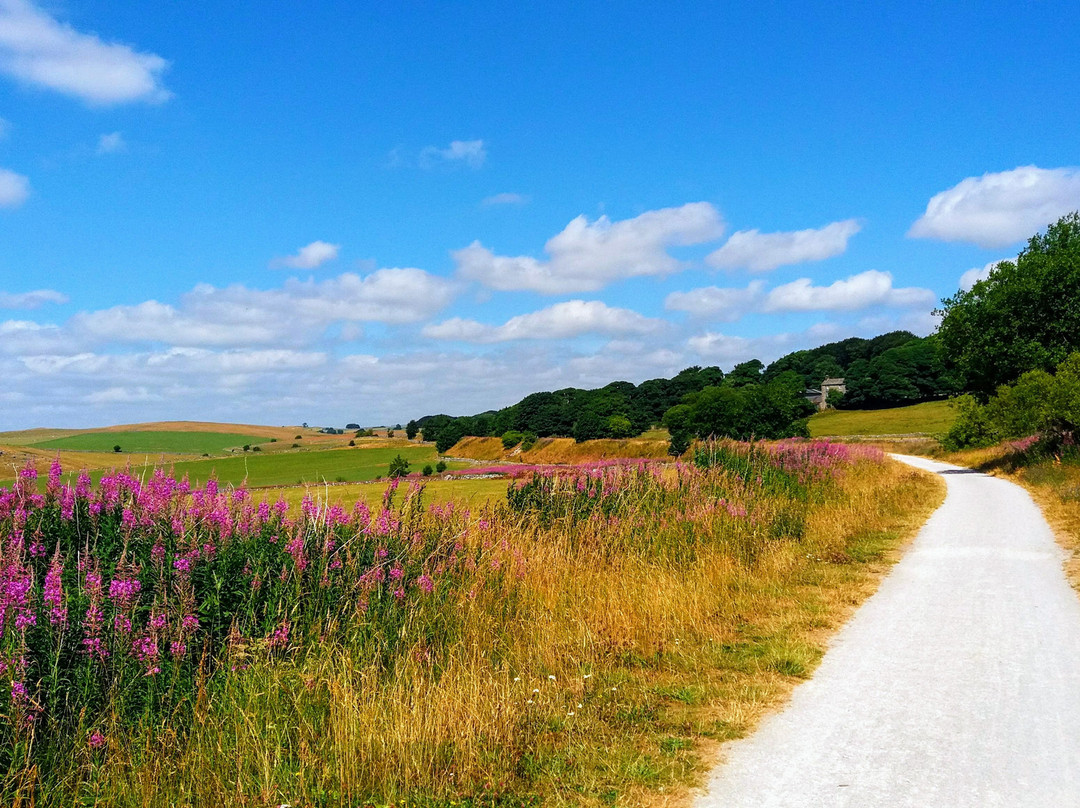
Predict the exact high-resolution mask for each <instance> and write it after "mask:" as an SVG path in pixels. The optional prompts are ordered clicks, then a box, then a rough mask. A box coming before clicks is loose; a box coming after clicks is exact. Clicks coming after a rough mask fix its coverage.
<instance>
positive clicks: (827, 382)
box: [821, 379, 844, 387]
mask: <svg viewBox="0 0 1080 808" xmlns="http://www.w3.org/2000/svg"><path fill="white" fill-rule="evenodd" d="M843 383H844V380H843V379H826V380H825V381H823V382H822V383H821V386H822V387H828V386H829V385H830V384H843Z"/></svg>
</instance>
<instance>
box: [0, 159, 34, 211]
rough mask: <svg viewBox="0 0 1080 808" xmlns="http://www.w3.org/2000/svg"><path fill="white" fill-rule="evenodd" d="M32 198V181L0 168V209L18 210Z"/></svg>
mask: <svg viewBox="0 0 1080 808" xmlns="http://www.w3.org/2000/svg"><path fill="white" fill-rule="evenodd" d="M28 196H30V180H29V179H28V178H27V177H24V176H23V175H22V174H16V173H15V172H14V171H11V170H10V169H7V168H0V208H17V207H19V205H21V204H22V203H23V202H25V201H26V197H28Z"/></svg>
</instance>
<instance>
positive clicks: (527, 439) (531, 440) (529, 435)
mask: <svg viewBox="0 0 1080 808" xmlns="http://www.w3.org/2000/svg"><path fill="white" fill-rule="evenodd" d="M538 440H540V439H539V438H538V437H536V433H535V432H526V433H524V435H523V436H522V438H521V451H523V452H527V451H529V449H531V448H532V447H534V446H535V445H536V442H537V441H538Z"/></svg>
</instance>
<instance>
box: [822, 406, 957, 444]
mask: <svg viewBox="0 0 1080 808" xmlns="http://www.w3.org/2000/svg"><path fill="white" fill-rule="evenodd" d="M955 418H956V414H955V413H954V412H953V409H952V408H951V407H950V406H949V402H947V401H928V402H926V403H925V404H912V405H911V406H909V407H893V408H892V409H887V410H827V411H825V412H821V413H818V414H817V415H814V416H813V417H812V418H811V419H810V434H811V436H813V437H815V438H817V437H821V436H823V435H830V436H831V435H836V436H843V437H847V436H853V435H910V434H915V433H923V434H929V435H935V434H939V433H942V432H947V431H948V429H949V427H951V426H952V424H953V421H954V420H955Z"/></svg>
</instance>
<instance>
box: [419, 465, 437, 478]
mask: <svg viewBox="0 0 1080 808" xmlns="http://www.w3.org/2000/svg"><path fill="white" fill-rule="evenodd" d="M433 471H434V469H433V468H431V464H428V465H426V466H424V469H423V471H421V472H420V473H421V474H423V475H424V476H425V477H430V476H431V474H432V472H433Z"/></svg>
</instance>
